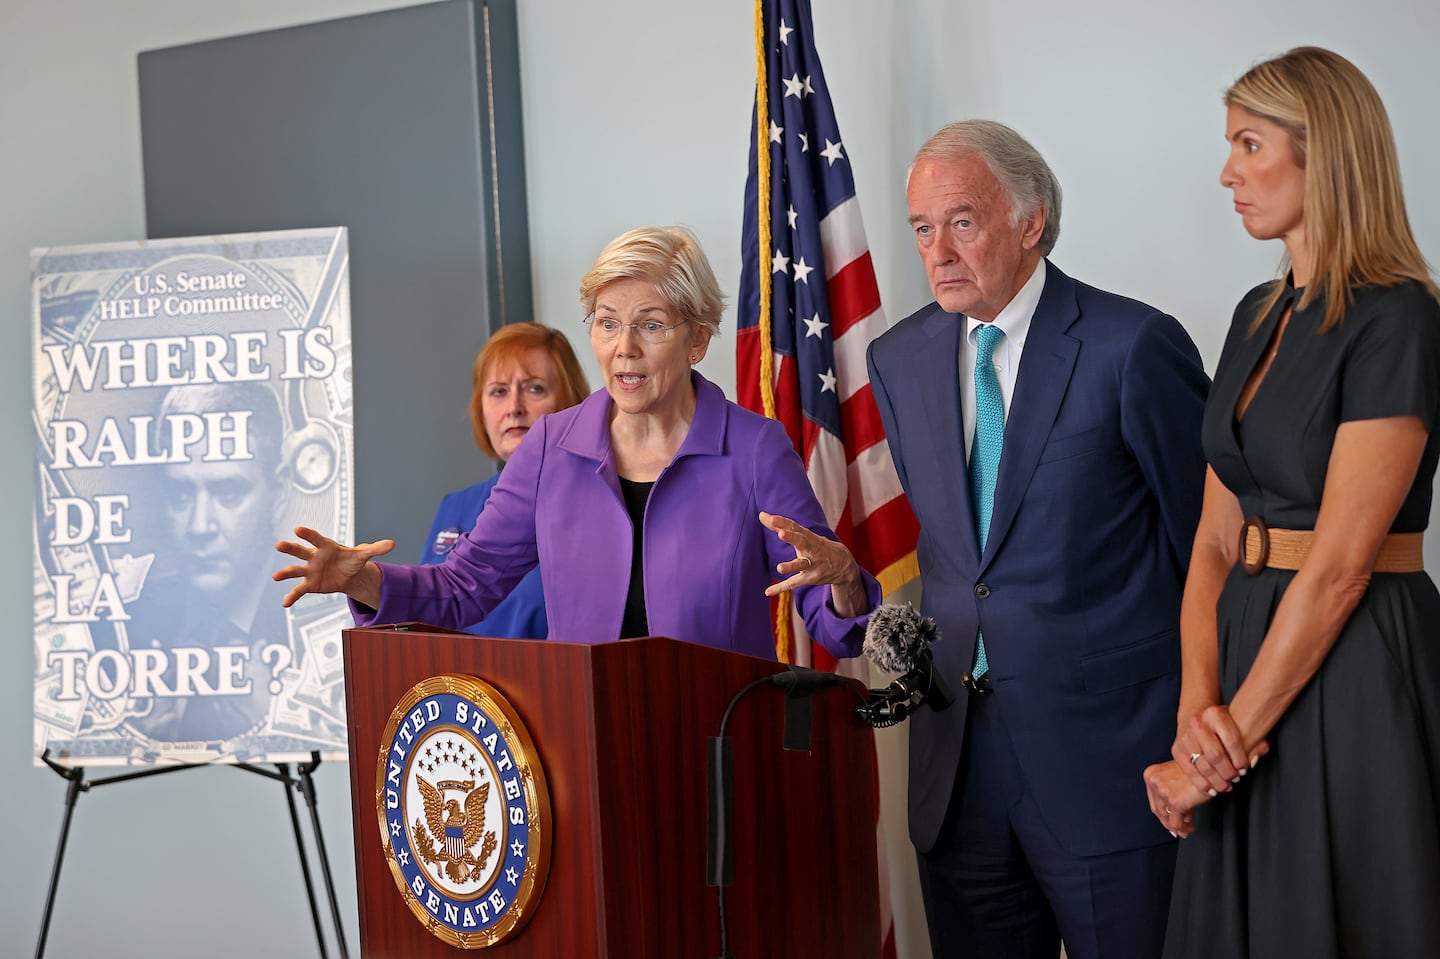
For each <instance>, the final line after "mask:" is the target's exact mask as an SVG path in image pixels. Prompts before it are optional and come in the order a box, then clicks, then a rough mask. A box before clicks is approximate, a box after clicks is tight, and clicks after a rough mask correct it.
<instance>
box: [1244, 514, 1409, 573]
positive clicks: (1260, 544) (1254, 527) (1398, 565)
mask: <svg viewBox="0 0 1440 959" xmlns="http://www.w3.org/2000/svg"><path fill="white" fill-rule="evenodd" d="M1314 542H1315V531H1314V530H1313V529H1272V528H1271V527H1269V526H1266V525H1265V521H1264V520H1263V519H1261V518H1260V517H1258V516H1252V517H1250V518H1249V519H1247V520H1246V521H1245V522H1244V523H1243V524H1242V525H1241V527H1240V565H1241V566H1243V567H1244V568H1245V572H1247V573H1249V574H1250V575H1251V576H1254V575H1255V574H1256V573H1258V572H1260V571H1261V570H1262V569H1264V568H1265V567H1267V566H1268V567H1270V568H1271V569H1291V570H1294V569H1299V568H1300V566H1301V564H1303V563H1304V562H1305V557H1306V556H1308V555H1309V554H1310V547H1311V545H1312V544H1313V543H1314ZM1424 542H1425V534H1424V533H1391V534H1390V535H1388V536H1386V537H1385V539H1384V541H1383V542H1381V544H1380V552H1379V554H1377V555H1376V557H1375V569H1374V571H1375V572H1377V573H1418V572H1421V571H1422V570H1424V569H1425V551H1424Z"/></svg>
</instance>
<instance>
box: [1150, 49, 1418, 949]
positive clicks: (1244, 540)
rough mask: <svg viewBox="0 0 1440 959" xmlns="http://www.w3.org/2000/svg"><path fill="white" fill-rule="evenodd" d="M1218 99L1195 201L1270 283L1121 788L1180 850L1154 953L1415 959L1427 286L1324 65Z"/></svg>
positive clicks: (1353, 103)
mask: <svg viewBox="0 0 1440 959" xmlns="http://www.w3.org/2000/svg"><path fill="white" fill-rule="evenodd" d="M1225 102H1226V105H1227V107H1228V114H1227V120H1226V138H1227V140H1228V141H1229V144H1230V154H1229V160H1228V162H1227V163H1226V164H1225V168H1224V170H1223V172H1222V173H1221V176H1220V182H1221V184H1222V185H1223V186H1225V187H1226V188H1228V189H1229V190H1231V191H1232V193H1233V195H1234V201H1235V209H1236V212H1238V213H1239V214H1240V215H1241V217H1242V220H1243V222H1244V224H1245V229H1246V230H1247V231H1248V232H1249V233H1250V234H1251V235H1252V236H1254V237H1256V238H1257V239H1277V238H1278V239H1282V240H1283V241H1284V243H1285V249H1286V253H1287V260H1288V264H1287V265H1288V271H1287V272H1286V276H1285V278H1284V279H1282V280H1276V281H1273V282H1271V283H1267V284H1264V285H1263V286H1260V287H1258V288H1256V289H1255V290H1253V291H1252V292H1251V293H1250V294H1249V295H1248V296H1246V297H1245V299H1244V300H1243V301H1242V302H1241V303H1240V306H1239V307H1238V308H1237V309H1236V312H1235V318H1234V321H1233V324H1232V326H1231V329H1230V333H1229V335H1228V337H1227V339H1226V342H1225V347H1224V351H1223V353H1222V354H1221V358H1220V363H1219V367H1218V369H1217V371H1216V374H1215V384H1214V387H1213V388H1212V390H1211V393H1210V400H1209V404H1208V406H1207V408H1206V415H1205V426H1204V440H1205V451H1206V455H1207V457H1208V459H1209V462H1210V470H1209V473H1208V475H1207V477H1206V487H1205V504H1204V509H1203V512H1202V514H1201V519H1200V527H1199V530H1198V532H1197V534H1196V537H1195V547H1194V553H1193V554H1192V558H1191V562H1190V574H1189V579H1188V581H1187V584H1186V589H1185V600H1184V606H1183V612H1182V645H1183V655H1184V680H1183V685H1182V692H1181V702H1180V711H1179V717H1178V720H1179V721H1178V724H1177V735H1176V738H1175V744H1174V746H1173V750H1172V752H1173V756H1174V759H1173V760H1171V761H1170V762H1166V763H1161V764H1159V765H1155V766H1152V767H1150V768H1149V769H1147V770H1146V772H1145V782H1146V787H1147V789H1148V791H1149V797H1150V804H1151V809H1152V811H1153V812H1154V813H1155V815H1156V816H1157V817H1158V818H1159V819H1160V820H1161V822H1162V823H1164V824H1165V826H1166V828H1167V829H1170V830H1171V831H1172V832H1174V833H1176V834H1177V835H1180V836H1182V837H1184V838H1185V842H1183V843H1182V844H1181V847H1180V854H1179V860H1178V864H1177V873H1176V881H1175V887H1174V894H1173V898H1172V901H1171V912H1170V923H1169V930H1168V935H1167V941H1166V947H1165V955H1166V956H1167V957H1173V959H1180V957H1202V956H1203V957H1222V956H1223V957H1227V959H1268V957H1276V959H1280V957H1285V959H1289V957H1306V959H1339V957H1348V956H1376V957H1397V959H1398V957H1410V956H1427V955H1436V954H1440V595H1437V593H1436V590H1435V586H1434V584H1433V583H1432V582H1431V580H1430V578H1429V577H1428V576H1427V575H1426V574H1425V572H1424V569H1423V558H1422V555H1421V543H1420V539H1421V536H1422V532H1423V530H1424V529H1425V526H1426V524H1427V521H1428V518H1429V514H1430V499H1431V488H1432V487H1431V482H1432V479H1433V477H1434V474H1435V468H1436V461H1437V457H1440V437H1437V433H1436V426H1437V421H1440V303H1437V289H1436V285H1435V282H1434V280H1433V279H1432V278H1431V275H1430V271H1429V267H1428V265H1427V264H1426V262H1425V260H1424V258H1423V257H1422V256H1421V254H1420V251H1419V249H1418V248H1417V247H1416V245H1415V240H1414V238H1413V236H1412V234H1411V231H1410V226H1409V222H1408V219H1407V217H1406V214H1405V206H1404V200H1403V196H1402V194H1401V189H1400V177H1399V169H1398V164H1397V162H1396V156H1395V147H1394V142H1393V138H1392V136H1391V133H1390V126H1389V121H1388V120H1387V119H1386V115H1385V109H1384V106H1383V105H1382V104H1381V102H1380V99H1379V97H1378V96H1377V95H1376V93H1375V90H1374V88H1373V87H1372V86H1371V85H1370V83H1369V81H1367V80H1366V79H1365V77H1364V76H1363V75H1362V74H1361V73H1360V71H1359V70H1357V69H1356V68H1355V67H1354V66H1353V65H1352V64H1351V63H1350V62H1349V61H1347V60H1345V59H1344V58H1342V57H1340V56H1337V55H1336V54H1334V53H1331V52H1329V51H1326V50H1321V49H1317V48H1313V47H1310V48H1300V49H1296V50H1292V51H1290V52H1289V53H1287V54H1285V55H1284V56H1282V57H1279V58H1278V59H1275V60H1271V61H1269V62H1266V63H1262V64H1260V65H1259V66H1257V67H1255V68H1254V69H1253V70H1251V71H1250V72H1249V73H1247V74H1245V76H1243V77H1241V78H1240V80H1238V81H1237V82H1236V83H1235V85H1234V86H1233V87H1231V88H1230V90H1229V91H1228V92H1227V94H1226V97H1225ZM1242 544H1243V545H1242ZM1262 757H1263V759H1262Z"/></svg>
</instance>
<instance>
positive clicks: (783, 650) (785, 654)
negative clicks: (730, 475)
mask: <svg viewBox="0 0 1440 959" xmlns="http://www.w3.org/2000/svg"><path fill="white" fill-rule="evenodd" d="M765 53H766V51H765V0H755V195H756V204H757V206H758V207H759V209H758V210H757V211H756V213H757V217H756V219H757V225H758V227H759V231H758V232H759V237H760V240H759V249H760V255H759V256H757V257H756V258H755V268H756V269H757V270H759V271H760V276H759V278H758V279H759V283H760V405H761V409H762V410H763V412H764V413H765V415H766V416H767V417H769V418H770V419H772V420H773V419H775V418H776V417H775V347H774V342H773V339H772V336H773V332H772V330H771V324H770V273H769V266H768V263H769V261H768V260H766V259H765V253H766V252H767V251H768V250H769V249H770V81H769V78H768V76H767V75H766V71H765ZM775 658H776V659H778V660H779V661H780V662H782V663H793V662H794V661H795V643H794V640H793V639H792V637H791V633H790V594H789V593H781V594H780V596H779V599H778V601H777V602H776V603H775Z"/></svg>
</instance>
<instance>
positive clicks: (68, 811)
mask: <svg viewBox="0 0 1440 959" xmlns="http://www.w3.org/2000/svg"><path fill="white" fill-rule="evenodd" d="M40 759H41V761H42V762H44V763H45V765H47V766H49V767H50V768H51V769H53V770H54V771H55V773H56V775H58V776H59V777H60V778H61V779H64V780H65V781H66V783H67V785H66V787H65V818H64V819H63V820H62V821H61V823H60V843H59V845H58V846H57V847H56V849H55V865H54V866H53V867H52V868H51V870H50V891H49V892H48V893H46V895H45V914H44V918H43V919H41V921H40V940H39V942H37V943H36V945H35V959H43V957H44V955H45V940H46V939H48V938H49V936H50V914H51V912H53V911H54V908H55V892H56V890H57V889H58V888H59V886H60V866H61V864H62V863H63V862H64V861H65V844H66V842H68V841H69V839H70V820H71V819H72V818H73V816H74V814H75V802H76V800H78V799H79V798H80V794H81V793H82V792H89V791H90V790H91V789H93V788H95V787H96V786H106V785H109V784H110V783H118V782H125V781H127V780H130V779H144V778H145V777H147V776H159V775H162V774H164V773H173V772H179V771H180V770H182V769H197V768H199V767H202V766H215V765H233V766H234V768H236V769H243V770H245V771H247V772H252V773H255V774H256V775H260V776H264V777H266V778H267V779H274V780H276V781H277V782H280V783H283V784H284V786H285V804H286V805H287V806H288V807H289V809H290V826H291V828H292V829H293V830H294V832H295V848H296V850H297V851H298V852H299V854H300V871H301V873H302V874H303V875H304V877H305V897H306V899H308V900H309V902H310V918H311V919H312V920H313V921H314V923H315V941H316V943H317V944H318V945H319V947H320V959H329V956H330V954H329V952H328V951H327V950H326V948H325V931H324V928H323V926H322V924H321V922H320V909H319V906H318V905H316V902H315V885H314V883H313V881H312V880H311V877H310V861H309V857H307V856H306V854H305V839H304V837H303V835H302V834H301V832H300V816H299V814H298V813H297V812H296V809H295V796H294V795H293V794H292V792H291V791H292V790H296V791H298V792H299V793H300V794H301V795H302V796H304V797H305V804H306V805H307V806H309V807H310V828H311V829H312V830H313V831H314V833H315V848H316V854H317V855H318V856H319V857H320V869H321V872H322V873H323V876H324V880H325V893H326V896H327V897H328V898H329V900H330V920H331V922H332V923H334V925H335V941H336V946H337V948H338V949H339V953H340V959H350V952H349V950H348V949H347V948H346V946H345V929H344V926H343V925H341V922H340V904H339V903H338V902H337V901H336V899H335V879H334V876H333V875H331V872H330V857H329V854H328V853H327V852H326V851H325V836H324V833H322V832H321V830H320V811H319V809H317V808H316V805H315V780H314V779H313V778H312V776H311V774H312V773H314V772H315V770H316V769H317V768H318V767H319V766H320V754H319V753H318V752H312V753H311V754H310V761H309V762H308V763H300V764H299V766H298V767H297V773H298V775H296V776H292V775H291V774H290V764H289V763H276V764H275V771H274V772H271V771H270V770H268V769H263V768H261V767H259V766H252V765H250V764H248V763H183V764H180V765H175V766H156V767H154V768H151V769H142V770H139V771H138V772H133V773H121V774H119V775H116V776H105V777H104V778H101V779H86V778H85V767H84V766H64V765H61V764H60V763H57V762H55V760H53V759H51V758H50V750H48V749H47V750H45V751H44V752H43V753H41V754H40Z"/></svg>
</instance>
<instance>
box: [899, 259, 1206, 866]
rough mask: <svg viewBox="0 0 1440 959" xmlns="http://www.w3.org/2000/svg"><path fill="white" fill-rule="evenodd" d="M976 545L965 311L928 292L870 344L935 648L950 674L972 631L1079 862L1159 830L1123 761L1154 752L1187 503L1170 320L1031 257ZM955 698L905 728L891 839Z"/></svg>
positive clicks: (1043, 799) (947, 726)
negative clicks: (1022, 330)
mask: <svg viewBox="0 0 1440 959" xmlns="http://www.w3.org/2000/svg"><path fill="white" fill-rule="evenodd" d="M1046 270H1047V272H1046V278H1045V288H1044V290H1043V291H1042V292H1041V295H1040V302H1039V304H1038V305H1037V307H1036V310H1035V315H1034V318H1033V319H1032V320H1031V323H1030V332H1029V334H1028V335H1027V338H1026V342H1025V350H1024V353H1023V355H1022V357H1021V360H1020V369H1019V373H1018V378H1017V380H1016V383H1015V395H1014V398H1013V400H1012V403H1011V408H1010V411H1009V415H1008V416H1007V418H1006V423H1005V443H1004V449H1003V452H1002V453H1001V457H1000V472H999V476H998V478H997V480H996V483H995V505H994V512H993V514H992V517H991V521H990V534H989V536H988V538H987V541H986V544H985V552H984V553H983V555H982V554H981V552H980V548H979V540H978V537H977V535H976V532H975V519H974V513H973V510H972V507H971V503H970V487H969V484H968V482H967V481H966V476H967V475H968V474H967V471H966V463H965V440H964V435H963V426H962V422H963V421H962V416H961V398H960V368H959V355H960V352H959V351H960V342H961V337H962V336H963V335H964V334H963V331H964V329H965V321H964V319H963V318H961V317H959V316H956V315H954V314H951V313H946V312H945V311H944V310H943V309H941V308H940V307H939V305H937V304H935V303H931V304H930V305H929V306H927V307H925V308H924V309H922V310H920V311H919V312H918V313H915V314H914V315H912V316H910V317H907V318H906V319H904V320H902V321H900V322H899V323H897V324H896V325H895V327H894V328H893V329H891V330H889V331H888V332H886V333H885V334H884V335H882V336H880V337H879V338H878V339H876V340H875V342H874V343H873V344H871V347H870V385H871V388H872V390H873V391H874V394H875V402H876V404H877V405H878V406H879V408H880V416H881V419H882V420H883V421H884V423H885V435H886V438H887V439H888V440H889V443H890V452H891V455H892V457H893V458H894V461H895V468H896V470H897V471H898V472H899V475H900V482H901V484H902V485H903V486H904V488H905V493H906V495H907V496H908V497H909V498H910V505H911V507H913V508H914V510H915V516H916V518H917V519H919V521H920V529H921V533H920V542H919V546H918V559H919V562H920V576H921V581H922V584H923V596H922V609H923V611H924V612H925V614H926V615H928V616H931V617H933V618H934V619H935V622H936V624H937V625H938V626H939V629H940V636H941V640H940V641H939V642H937V643H936V644H935V646H934V647H933V649H934V655H935V663H936V665H937V667H938V668H939V669H940V670H942V672H943V673H944V675H945V676H946V677H947V678H948V680H949V681H950V684H951V686H952V688H954V689H956V690H960V689H961V685H960V676H961V673H963V672H967V671H969V669H970V667H971V663H972V662H973V660H974V656H975V634H976V631H977V630H978V629H982V628H983V629H984V632H985V650H986V654H987V656H988V659H989V666H990V678H991V681H992V683H993V684H994V687H995V692H994V694H993V695H994V697H995V708H996V709H998V710H1000V712H1001V715H1002V716H1003V718H1004V721H1005V726H1006V729H1007V730H1008V731H1009V733H1010V737H1011V740H1012V744H1013V748H1014V751H1015V756H1016V758H1017V760H1018V761H1019V764H1020V768H1021V772H1022V774H1023V775H1024V777H1025V782H1026V787H1027V791H1028V792H1030V793H1031V794H1032V795H1033V796H1034V798H1035V803H1036V805H1037V806H1038V807H1039V809H1040V812H1041V814H1042V815H1043V816H1044V818H1045V820H1046V822H1047V824H1048V825H1049V826H1050V828H1051V829H1052V831H1053V832H1054V833H1055V836H1056V838H1057V839H1058V840H1059V841H1060V843H1061V844H1062V845H1063V846H1064V847H1066V848H1067V849H1068V850H1069V851H1070V852H1071V853H1072V854H1073V855H1079V856H1089V855H1099V854H1103V853H1109V852H1118V851H1121V850H1125V849H1135V848H1139V847H1142V846H1148V845H1156V844H1159V843H1162V842H1170V841H1171V837H1170V835H1169V834H1168V833H1167V832H1166V831H1165V830H1164V828H1163V827H1161V826H1160V824H1159V821H1158V820H1156V818H1155V817H1154V816H1152V815H1150V812H1149V807H1148V805H1147V802H1146V798H1145V786H1144V783H1143V782H1142V780H1141V775H1142V773H1143V772H1144V770H1145V767H1146V766H1147V765H1149V764H1151V763H1154V762H1161V761H1163V760H1165V759H1168V758H1169V756H1170V743H1171V741H1172V740H1173V738H1174V736H1175V714H1176V711H1177V709H1178V706H1179V695H1180V632H1179V631H1180V596H1181V592H1182V590H1183V588H1184V583H1185V571H1186V569H1187V567H1188V565H1189V560H1190V546H1191V542H1192V541H1193V539H1194V537H1195V526H1196V524H1197V523H1198V521H1199V517H1200V500H1201V494H1202V490H1203V488H1204V483H1205V457H1204V454H1203V452H1202V450H1201V446H1200V421H1201V417H1202V415H1203V413H1204V407H1205V395H1206V393H1207V391H1208V389H1209V380H1208V379H1207V378H1206V376H1205V371H1204V367H1203V366H1202V365H1201V363H1200V355H1199V353H1198V351H1197V350H1196V349H1195V345H1194V343H1192V342H1191V341H1190V337H1189V336H1187V335H1186V333H1185V330H1184V329H1183V328H1182V327H1181V326H1180V324H1179V323H1177V322H1176V321H1175V319H1174V318H1173V317H1170V316H1167V315H1165V314H1164V313H1161V312H1160V311H1159V310H1156V309H1154V308H1153V307H1150V306H1146V305H1145V304H1144V303H1139V302H1136V301H1135V300H1130V299H1126V298H1125V297H1121V296H1116V295H1114V294H1112V293H1106V292H1103V291H1101V290H1097V289H1095V288H1094V287H1091V286H1086V285H1085V284H1083V283H1078V282H1076V281H1075V280H1072V279H1070V277H1068V276H1066V275H1065V274H1064V273H1061V272H1060V271H1059V270H1058V269H1056V268H1055V267H1054V265H1053V264H1049V263H1047V265H1046ZM965 717H966V709H965V702H964V700H963V699H962V701H961V702H959V703H957V704H956V706H955V707H954V708H952V709H948V710H946V711H944V712H939V713H936V712H932V711H930V710H921V711H920V712H918V713H916V714H915V716H914V717H913V718H912V719H911V722H910V796H909V804H910V835H911V838H912V839H913V840H914V842H915V846H916V848H918V849H920V850H921V851H922V852H928V851H929V850H930V849H931V848H932V847H933V845H934V843H935V840H936V836H937V835H938V833H939V831H940V827H941V824H942V823H943V821H944V818H945V811H946V809H947V807H948V806H949V804H950V801H951V794H952V792H953V791H954V788H955V780H956V776H955V773H956V770H957V769H958V768H959V764H960V750H961V744H962V743H963V742H964V738H965Z"/></svg>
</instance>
